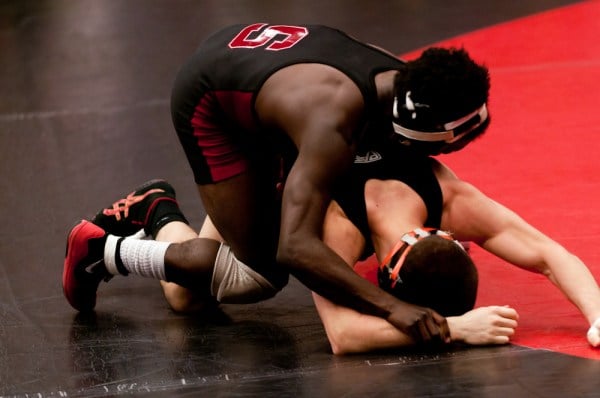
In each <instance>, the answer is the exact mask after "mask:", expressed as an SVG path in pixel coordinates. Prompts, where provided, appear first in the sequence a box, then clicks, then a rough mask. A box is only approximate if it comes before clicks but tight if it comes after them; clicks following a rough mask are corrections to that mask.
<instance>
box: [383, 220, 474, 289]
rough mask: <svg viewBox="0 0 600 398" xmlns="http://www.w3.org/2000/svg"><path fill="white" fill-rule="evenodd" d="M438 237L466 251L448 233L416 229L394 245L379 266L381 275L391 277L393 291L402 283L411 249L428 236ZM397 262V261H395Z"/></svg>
mask: <svg viewBox="0 0 600 398" xmlns="http://www.w3.org/2000/svg"><path fill="white" fill-rule="evenodd" d="M432 235H436V236H439V237H441V238H444V239H447V240H450V241H453V242H455V243H456V244H457V245H458V246H459V247H460V248H461V249H463V250H464V249H465V248H464V247H463V246H462V245H461V244H460V242H459V241H457V240H455V239H454V238H453V237H452V235H451V234H449V233H448V232H444V231H441V230H439V229H435V228H416V229H414V230H412V231H410V232H407V233H405V234H404V235H402V237H401V238H400V240H399V241H398V243H396V244H395V245H394V247H393V248H392V250H390V252H389V253H388V255H387V256H386V257H385V258H384V259H383V261H382V262H381V264H380V265H379V274H380V275H381V274H382V273H385V274H388V275H389V280H390V287H391V288H392V289H393V288H394V287H395V286H396V283H398V282H400V283H402V279H401V278H400V269H401V268H402V265H403V264H404V260H405V259H406V256H407V255H408V252H410V249H411V248H412V247H413V246H414V245H415V244H416V243H417V242H418V241H420V240H421V239H423V238H426V237H428V236H432ZM393 260H395V261H393ZM392 263H393V264H392Z"/></svg>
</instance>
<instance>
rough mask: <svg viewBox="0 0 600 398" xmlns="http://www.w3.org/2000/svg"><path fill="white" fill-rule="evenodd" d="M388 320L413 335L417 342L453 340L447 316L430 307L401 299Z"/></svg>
mask: <svg viewBox="0 0 600 398" xmlns="http://www.w3.org/2000/svg"><path fill="white" fill-rule="evenodd" d="M387 321H388V322H390V323H391V324H392V325H394V326H396V327H397V328H398V329H400V330H401V331H403V332H404V333H406V334H408V335H409V336H410V337H412V339H413V340H414V341H415V343H417V344H429V343H437V344H439V343H449V342H450V341H451V339H450V330H449V329H448V323H447V322H446V318H444V317H443V316H441V315H440V314H438V313H437V312H435V311H434V310H432V309H429V308H425V307H419V306H417V305H413V304H409V303H406V302H403V301H400V302H399V303H398V304H397V305H396V306H395V307H394V310H393V311H392V312H391V313H390V315H389V316H388V318H387Z"/></svg>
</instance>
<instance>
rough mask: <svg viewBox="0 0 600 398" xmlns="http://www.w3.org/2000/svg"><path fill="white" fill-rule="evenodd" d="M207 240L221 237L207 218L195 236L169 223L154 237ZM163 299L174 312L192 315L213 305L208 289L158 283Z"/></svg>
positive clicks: (188, 228)
mask: <svg viewBox="0 0 600 398" xmlns="http://www.w3.org/2000/svg"><path fill="white" fill-rule="evenodd" d="M197 237H200V238H209V239H213V240H217V241H222V238H221V235H220V234H219V232H218V231H217V230H216V228H215V227H214V225H213V224H212V222H211V221H210V218H209V217H208V216H207V217H206V218H205V220H204V223H203V224H202V228H201V229H200V233H199V234H198V235H196V233H195V231H193V230H192V229H191V228H190V227H189V226H188V225H186V224H184V223H176V222H173V223H170V224H167V225H165V226H164V227H163V228H162V229H161V230H160V231H159V232H158V234H157V235H156V240H159V241H166V242H174V243H179V242H183V241H186V240H190V239H195V238H197ZM160 283H161V287H162V289H163V293H164V295H165V299H166V300H167V302H168V303H169V305H170V306H171V308H172V309H173V310H174V311H176V312H181V313H193V312H198V311H201V310H203V309H205V308H206V306H207V305H212V304H214V299H213V298H212V296H211V293H210V290H208V289H188V288H185V287H183V286H180V285H178V284H176V283H173V282H166V281H160Z"/></svg>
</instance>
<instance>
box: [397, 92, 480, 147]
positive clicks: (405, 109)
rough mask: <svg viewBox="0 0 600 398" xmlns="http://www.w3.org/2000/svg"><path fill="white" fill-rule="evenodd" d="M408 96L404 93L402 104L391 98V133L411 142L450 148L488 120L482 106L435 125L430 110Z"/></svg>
mask: <svg viewBox="0 0 600 398" xmlns="http://www.w3.org/2000/svg"><path fill="white" fill-rule="evenodd" d="M411 94H412V93H411V91H406V93H405V95H404V101H401V99H400V98H398V97H399V95H398V94H397V95H395V96H394V105H393V115H394V118H393V120H392V125H393V128H394V132H395V133H396V134H400V135H401V136H403V137H405V138H408V139H411V140H415V141H422V142H438V143H445V144H451V143H454V142H456V141H458V140H459V139H461V138H462V137H464V136H465V135H467V134H469V133H470V132H472V131H474V130H475V129H477V128H478V127H479V126H481V125H482V124H483V123H485V121H486V120H487V119H488V116H489V115H488V110H487V105H486V104H485V103H483V105H481V106H480V107H479V108H477V109H475V110H474V111H472V112H469V113H468V114H466V115H464V116H462V117H460V118H458V119H456V120H452V121H449V122H446V123H443V124H441V125H439V124H435V123H436V122H435V119H436V118H435V117H434V113H433V110H432V109H431V107H430V106H429V105H427V104H421V103H418V102H414V101H413V100H412V98H411ZM442 129H443V130H442Z"/></svg>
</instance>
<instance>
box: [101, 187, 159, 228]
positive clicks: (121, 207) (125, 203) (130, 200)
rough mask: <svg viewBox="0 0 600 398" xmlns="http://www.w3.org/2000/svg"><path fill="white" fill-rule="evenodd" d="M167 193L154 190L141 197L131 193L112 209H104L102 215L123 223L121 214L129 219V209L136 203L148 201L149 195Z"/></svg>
mask: <svg viewBox="0 0 600 398" xmlns="http://www.w3.org/2000/svg"><path fill="white" fill-rule="evenodd" d="M159 192H165V191H164V189H160V188H154V189H150V190H149V191H146V192H144V193H143V194H141V195H136V194H135V192H132V193H130V194H129V195H127V197H125V198H124V199H119V200H117V201H116V202H115V203H113V205H112V207H111V208H108V209H104V210H103V211H102V213H103V214H104V215H105V216H109V217H110V216H115V218H116V219H117V221H121V212H123V218H127V217H129V208H130V207H131V206H133V205H135V204H136V203H139V202H141V201H143V200H144V199H146V198H147V197H148V196H149V195H152V194H153V193H159Z"/></svg>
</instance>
